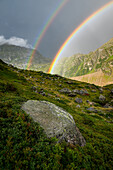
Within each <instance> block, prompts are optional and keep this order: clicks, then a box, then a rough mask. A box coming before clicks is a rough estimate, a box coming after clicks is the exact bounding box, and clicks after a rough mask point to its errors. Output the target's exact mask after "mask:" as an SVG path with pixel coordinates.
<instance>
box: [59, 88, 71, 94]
mask: <svg viewBox="0 0 113 170" xmlns="http://www.w3.org/2000/svg"><path fill="white" fill-rule="evenodd" d="M59 92H61V93H71V90H69V89H68V88H63V89H61V90H59Z"/></svg>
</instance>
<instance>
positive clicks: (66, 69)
mask: <svg viewBox="0 0 113 170" xmlns="http://www.w3.org/2000/svg"><path fill="white" fill-rule="evenodd" d="M100 70H101V71H102V72H103V74H104V75H103V79H104V80H105V81H106V84H109V82H112V81H113V38H112V39H111V40H109V41H108V42H107V43H105V44H104V45H103V46H101V47H100V48H98V49H97V50H96V51H94V52H90V53H89V54H87V55H84V54H75V55H73V56H71V57H67V58H62V59H60V60H59V61H58V64H57V66H56V68H55V70H54V73H57V74H59V75H61V76H64V77H77V76H83V75H88V74H92V73H95V74H96V72H97V79H98V71H100ZM92 76H93V74H92ZM106 76H110V79H107V78H106ZM83 77H84V76H83ZM86 77H87V76H85V77H84V81H86V82H88V81H87V78H86ZM85 78H86V79H85ZM75 79H76V78H75ZM77 80H79V77H77ZM80 80H81V81H82V80H83V79H81V77H80ZM89 83H95V82H94V81H89ZM98 85H100V84H98Z"/></svg>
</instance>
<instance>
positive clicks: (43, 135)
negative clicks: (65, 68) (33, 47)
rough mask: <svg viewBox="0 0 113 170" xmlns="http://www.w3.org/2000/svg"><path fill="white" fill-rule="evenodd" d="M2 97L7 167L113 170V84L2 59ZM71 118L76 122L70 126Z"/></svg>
mask: <svg viewBox="0 0 113 170" xmlns="http://www.w3.org/2000/svg"><path fill="white" fill-rule="evenodd" d="M0 97H1V100H0V107H1V109H0V168H1V169H44V170H45V169H48V170H49V169H112V167H113V152H112V151H113V85H107V86H105V87H102V88H100V87H99V86H96V85H92V84H88V83H84V82H82V83H81V82H79V81H75V80H70V79H67V78H64V77H61V76H58V75H51V74H46V73H43V72H35V71H31V70H29V71H27V70H20V69H18V68H15V67H13V66H11V65H10V66H9V65H7V64H5V63H4V62H2V60H0ZM37 103H38V104H37ZM26 104H28V105H27V107H25V106H26ZM28 106H29V107H28ZM35 106H36V107H35ZM25 108H26V109H25ZM41 108H43V109H41ZM24 109H25V110H24ZM29 109H31V110H29ZM37 109H38V112H37ZM28 112H29V113H28ZM50 113H51V114H50ZM57 115H58V116H57ZM63 116H65V119H63ZM54 118H55V120H57V121H55V123H57V122H58V123H60V124H59V126H56V129H55V124H54V121H53V120H54ZM50 119H51V122H49V120H50ZM52 121H53V123H52ZM70 121H71V122H74V121H75V124H73V123H69V124H68V126H65V125H67V122H70ZM62 122H63V123H62ZM48 123H50V124H51V126H49V128H50V129H49V131H47V128H46V129H44V126H45V127H48V126H47V124H48ZM43 125H44V126H43ZM62 125H63V126H62ZM70 125H73V127H75V128H74V129H73V128H72V129H71V130H72V131H73V133H72V132H71V131H69V127H70ZM75 125H76V126H75ZM61 127H63V129H62V128H61ZM52 128H53V129H52ZM58 128H59V129H58ZM77 128H78V129H79V130H77ZM60 129H62V130H61V131H59V130H60ZM50 132H51V134H50ZM54 132H55V133H54ZM59 132H60V133H59ZM76 132H77V133H76ZM48 133H49V136H48ZM74 134H76V135H74ZM80 134H82V136H83V138H82V137H81V135H80ZM51 135H52V136H53V137H52V136H51ZM65 135H66V136H65ZM79 137H80V138H79ZM59 139H62V140H61V141H60V140H59ZM71 141H72V142H71ZM74 141H77V142H74ZM81 142H82V143H81ZM83 142H84V143H83Z"/></svg>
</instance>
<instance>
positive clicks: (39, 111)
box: [22, 100, 86, 146]
mask: <svg viewBox="0 0 113 170" xmlns="http://www.w3.org/2000/svg"><path fill="white" fill-rule="evenodd" d="M22 110H24V111H25V112H26V113H27V114H29V115H30V116H31V117H32V118H33V120H34V121H36V122H38V123H39V124H40V125H41V126H42V128H43V129H44V132H45V133H46V135H47V137H57V138H58V142H62V141H66V142H67V143H70V144H74V145H76V144H79V145H80V146H84V145H85V144H86V141H85V139H84V137H83V136H82V135H81V133H80V131H79V129H78V128H77V127H76V124H75V121H74V119H73V117H72V116H71V115H70V114H69V113H68V112H66V111H64V110H63V109H62V108H60V107H58V106H56V105H55V104H53V103H49V102H47V101H37V100H28V101H27V102H25V103H24V104H23V106H22Z"/></svg>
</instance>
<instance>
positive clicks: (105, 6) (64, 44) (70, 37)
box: [48, 1, 113, 73]
mask: <svg viewBox="0 0 113 170" xmlns="http://www.w3.org/2000/svg"><path fill="white" fill-rule="evenodd" d="M112 4H113V1H110V2H109V3H107V4H105V5H104V6H103V7H101V8H100V9H98V10H97V11H95V12H94V13H92V14H91V15H90V16H89V17H88V18H87V19H85V20H84V21H83V22H82V23H81V24H80V25H79V26H78V27H77V28H76V29H75V30H74V31H73V32H72V33H71V34H70V35H69V37H68V38H67V39H66V41H65V42H64V43H63V44H62V46H61V47H60V49H59V51H58V52H57V54H56V56H55V58H54V59H53V61H52V63H51V66H50V68H49V70H48V73H52V71H53V69H54V67H55V64H56V62H57V60H58V58H59V56H60V55H61V53H62V52H63V50H64V48H65V47H66V45H68V43H69V42H70V40H71V39H72V37H73V36H75V34H77V32H78V31H79V30H80V29H81V28H82V27H83V26H84V25H85V24H86V23H87V22H88V21H90V20H91V19H92V18H94V17H95V16H96V15H97V14H99V13H100V12H102V11H103V10H104V9H106V8H107V7H109V6H110V5H112Z"/></svg>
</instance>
